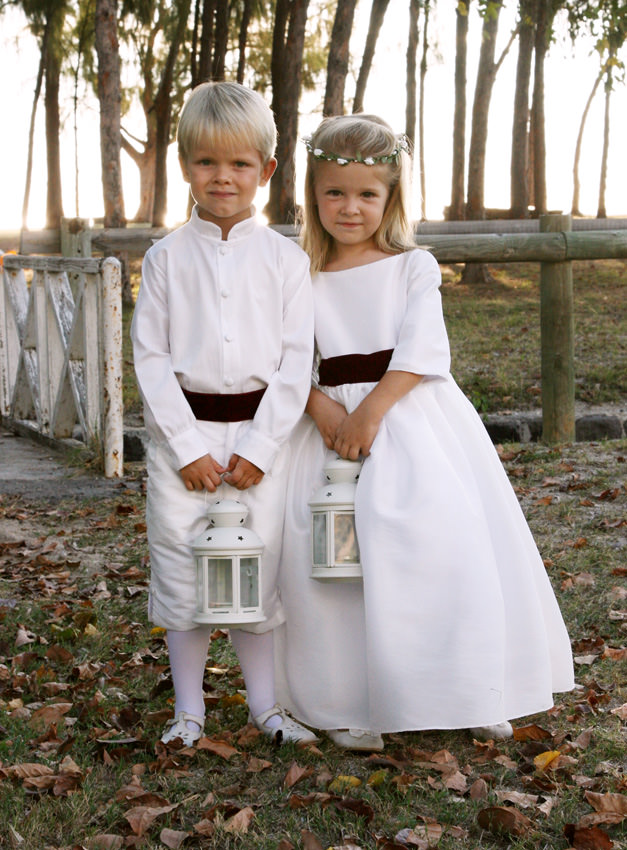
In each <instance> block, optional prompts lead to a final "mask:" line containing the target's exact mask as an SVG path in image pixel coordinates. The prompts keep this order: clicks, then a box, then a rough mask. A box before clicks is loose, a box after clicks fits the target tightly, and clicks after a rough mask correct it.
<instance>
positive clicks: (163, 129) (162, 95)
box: [152, 0, 191, 227]
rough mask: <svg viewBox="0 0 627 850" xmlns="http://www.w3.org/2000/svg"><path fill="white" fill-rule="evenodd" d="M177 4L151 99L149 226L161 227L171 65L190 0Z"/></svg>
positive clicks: (168, 133) (164, 207) (166, 181)
mask: <svg viewBox="0 0 627 850" xmlns="http://www.w3.org/2000/svg"><path fill="white" fill-rule="evenodd" d="M176 5H177V16H176V19H177V27H176V30H175V31H174V34H173V36H172V41H171V42H170V48H169V50H168V56H167V59H166V63H165V66H164V69H163V74H162V76H161V80H160V83H159V90H158V92H157V94H156V97H155V100H154V105H153V109H154V114H155V121H156V128H157V132H156V145H155V157H156V166H155V202H154V207H153V211H152V226H153V227H164V226H165V215H166V212H167V208H168V204H167V199H168V174H167V157H168V147H169V145H170V123H171V112H172V80H173V78H174V65H175V62H176V58H177V56H178V52H179V48H180V46H181V42H182V41H183V37H184V35H185V31H186V29H187V19H188V17H189V10H190V7H191V0H178V3H177V4H176Z"/></svg>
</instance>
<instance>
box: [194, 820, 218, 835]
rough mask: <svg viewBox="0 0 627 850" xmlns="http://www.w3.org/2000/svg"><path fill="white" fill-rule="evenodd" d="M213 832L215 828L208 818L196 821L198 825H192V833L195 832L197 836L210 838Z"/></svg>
mask: <svg viewBox="0 0 627 850" xmlns="http://www.w3.org/2000/svg"><path fill="white" fill-rule="evenodd" d="M215 831H216V828H215V826H214V825H213V823H212V822H211V821H210V820H209V819H208V818H203V819H202V820H200V821H198V823H195V824H194V832H197V833H198V835H204V836H206V837H207V838H210V837H211V836H212V835H213V833H214V832H215Z"/></svg>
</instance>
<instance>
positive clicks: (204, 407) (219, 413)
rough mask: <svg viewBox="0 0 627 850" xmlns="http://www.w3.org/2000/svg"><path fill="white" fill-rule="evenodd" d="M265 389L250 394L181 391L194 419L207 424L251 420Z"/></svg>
mask: <svg viewBox="0 0 627 850" xmlns="http://www.w3.org/2000/svg"><path fill="white" fill-rule="evenodd" d="M265 391H266V388H265V387H264V388H263V389H262V390H253V391H252V392H250V393H225V394H222V393H194V392H191V391H190V390H185V389H184V390H183V395H184V396H185V398H186V399H187V401H188V403H189V406H190V407H191V409H192V413H193V414H194V416H195V417H196V419H203V420H206V421H209V422H242V421H243V420H244V419H252V418H253V417H254V415H255V413H256V412H257V408H258V407H259V403H260V402H261V399H262V398H263V394H264V393H265Z"/></svg>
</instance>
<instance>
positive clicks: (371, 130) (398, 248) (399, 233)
mask: <svg viewBox="0 0 627 850" xmlns="http://www.w3.org/2000/svg"><path fill="white" fill-rule="evenodd" d="M307 148H308V150H309V154H308V156H307V173H306V175H305V206H304V210H303V226H302V245H303V248H304V249H305V251H306V252H307V253H308V254H309V257H310V259H311V270H312V271H314V272H316V271H320V269H323V268H324V267H325V266H326V264H327V263H328V261H329V259H330V257H331V252H332V248H333V239H332V237H331V236H330V235H329V234H328V233H327V231H326V230H325V229H324V227H323V226H322V224H321V222H320V216H319V215H318V206H317V204H316V197H315V191H314V186H315V179H316V170H317V168H319V167H320V163H321V162H324V161H325V158H324V156H320V155H319V154H320V153H321V152H322V153H323V154H324V155H326V157H330V158H331V159H332V160H338V159H340V160H341V159H342V158H347V159H349V160H355V159H357V160H359V161H361V160H368V159H369V158H371V157H372V158H373V159H374V161H375V163H378V164H377V165H367V164H365V163H364V164H363V165H362V166H361V167H363V168H373V167H377V168H381V169H382V168H385V169H386V172H387V175H388V178H389V183H388V186H389V189H390V194H389V197H388V200H387V203H386V207H385V212H384V214H383V219H382V220H381V224H380V225H379V228H378V230H377V231H376V233H375V235H374V239H375V243H376V245H377V247H378V248H379V249H380V250H382V251H385V252H386V253H390V254H400V253H401V252H403V251H411V250H412V249H413V248H415V247H416V243H415V240H414V233H413V226H412V222H411V221H410V218H409V205H410V181H411V160H410V157H409V154H408V152H407V151H406V150H405V149H404V147H401V145H400V141H399V138H398V136H397V135H396V134H395V133H394V131H393V130H392V128H391V127H390V126H389V125H388V124H386V122H385V121H383V120H382V119H381V118H379V117H378V116H376V115H364V114H357V115H337V116H333V117H331V118H325V119H324V120H323V121H322V123H321V124H320V126H319V127H318V129H317V130H316V131H315V133H314V134H313V135H312V137H311V139H310V140H309V142H308V144H307ZM382 157H383V158H386V160H387V161H386V162H384V163H381V162H378V161H379V160H380V159H381V158H382ZM340 167H343V166H341V165H340Z"/></svg>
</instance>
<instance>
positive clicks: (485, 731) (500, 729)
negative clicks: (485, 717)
mask: <svg viewBox="0 0 627 850" xmlns="http://www.w3.org/2000/svg"><path fill="white" fill-rule="evenodd" d="M470 731H471V733H472V735H473V736H474V737H475V738H477V740H478V741H503V740H505V738H511V737H512V736H513V734H514V730H513V729H512V724H511V723H510V722H509V721H508V720H504V721H503V722H502V723H495V724H494V725H493V726H475V727H474V728H472V729H471V730H470Z"/></svg>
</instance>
